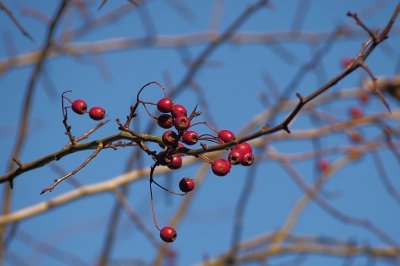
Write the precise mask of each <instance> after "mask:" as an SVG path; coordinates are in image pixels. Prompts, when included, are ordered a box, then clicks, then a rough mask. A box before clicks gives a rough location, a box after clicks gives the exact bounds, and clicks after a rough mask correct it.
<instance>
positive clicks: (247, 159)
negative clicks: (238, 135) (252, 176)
mask: <svg viewBox="0 0 400 266" xmlns="http://www.w3.org/2000/svg"><path fill="white" fill-rule="evenodd" d="M253 163H254V155H253V153H251V152H246V153H245V154H244V155H243V161H242V162H241V164H242V165H244V166H249V165H252V164H253Z"/></svg>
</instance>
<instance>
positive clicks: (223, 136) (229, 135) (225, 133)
mask: <svg viewBox="0 0 400 266" xmlns="http://www.w3.org/2000/svg"><path fill="white" fill-rule="evenodd" d="M218 137H219V139H220V140H221V141H222V142H224V143H227V142H231V141H232V140H234V139H235V134H233V132H231V131H229V130H226V129H224V130H221V131H220V132H218Z"/></svg>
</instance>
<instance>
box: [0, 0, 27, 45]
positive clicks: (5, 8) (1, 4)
mask: <svg viewBox="0 0 400 266" xmlns="http://www.w3.org/2000/svg"><path fill="white" fill-rule="evenodd" d="M0 9H1V10H3V11H4V12H5V13H6V14H7V16H8V17H9V18H10V19H11V20H12V22H13V23H14V24H15V26H17V28H18V29H19V31H20V32H21V33H22V34H23V35H24V36H25V37H27V38H28V39H29V40H31V41H34V39H33V37H32V36H31V35H30V34H29V33H28V32H27V31H26V30H25V28H24V27H23V26H22V24H21V23H20V22H19V21H18V19H17V18H16V17H15V16H14V14H13V13H12V12H11V10H10V9H8V8H7V7H6V6H5V5H4V4H3V3H2V2H0Z"/></svg>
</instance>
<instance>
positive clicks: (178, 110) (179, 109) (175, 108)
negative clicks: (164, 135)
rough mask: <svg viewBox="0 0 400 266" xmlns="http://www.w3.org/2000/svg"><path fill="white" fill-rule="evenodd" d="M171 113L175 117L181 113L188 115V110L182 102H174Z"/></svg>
mask: <svg viewBox="0 0 400 266" xmlns="http://www.w3.org/2000/svg"><path fill="white" fill-rule="evenodd" d="M171 114H172V116H173V117H178V116H181V115H184V116H187V110H186V108H185V106H183V105H181V104H174V106H173V107H172V111H171Z"/></svg>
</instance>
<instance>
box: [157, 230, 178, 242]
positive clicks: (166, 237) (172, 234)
mask: <svg viewBox="0 0 400 266" xmlns="http://www.w3.org/2000/svg"><path fill="white" fill-rule="evenodd" d="M160 237H161V239H162V240H163V241H164V242H167V243H171V242H174V241H175V239H176V237H177V234H176V231H175V229H174V228H173V227H171V226H166V227H163V228H162V229H161V230H160Z"/></svg>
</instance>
